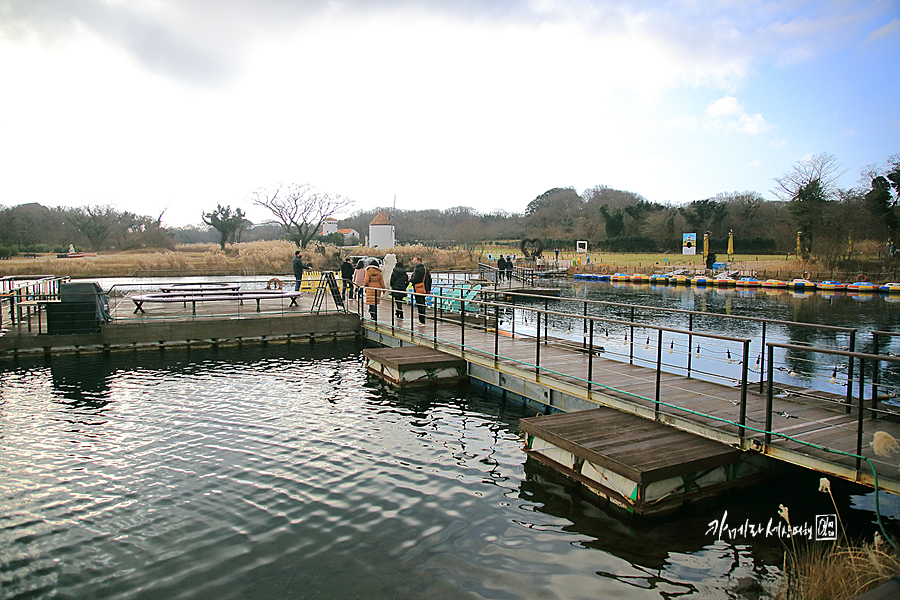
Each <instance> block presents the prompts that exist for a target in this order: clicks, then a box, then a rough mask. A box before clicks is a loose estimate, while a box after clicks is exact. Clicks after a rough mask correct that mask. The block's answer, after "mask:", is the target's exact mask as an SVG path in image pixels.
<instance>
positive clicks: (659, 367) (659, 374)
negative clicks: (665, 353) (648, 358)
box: [654, 329, 663, 418]
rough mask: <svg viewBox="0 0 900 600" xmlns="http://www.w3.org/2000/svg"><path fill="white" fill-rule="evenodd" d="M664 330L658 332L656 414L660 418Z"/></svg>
mask: <svg viewBox="0 0 900 600" xmlns="http://www.w3.org/2000/svg"><path fill="white" fill-rule="evenodd" d="M662 336H663V332H662V329H660V330H658V331H657V336H656V408H655V409H654V412H655V413H656V417H657V418H658V417H659V388H660V385H661V383H662Z"/></svg>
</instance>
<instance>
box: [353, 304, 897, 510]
mask: <svg viewBox="0 0 900 600" xmlns="http://www.w3.org/2000/svg"><path fill="white" fill-rule="evenodd" d="M363 326H364V327H366V328H368V329H373V330H376V331H380V332H383V333H387V334H389V335H393V336H394V337H399V338H401V339H404V340H405V341H406V342H413V343H416V344H420V345H428V346H432V347H434V348H436V349H439V350H442V351H444V352H448V353H451V354H456V355H458V356H462V357H463V358H466V359H467V360H469V361H471V362H476V363H479V364H482V365H485V366H488V367H490V368H494V369H497V370H499V371H501V372H507V373H512V374H516V375H519V376H521V377H524V378H526V379H527V380H530V381H535V382H539V383H541V384H543V385H545V386H550V387H554V388H556V389H559V390H561V391H563V392H569V393H574V394H576V395H580V396H581V397H583V398H588V397H589V398H590V400H591V401H593V402H595V403H596V404H597V405H599V406H609V407H612V408H617V409H619V410H624V411H626V412H631V413H634V414H639V415H640V416H644V417H649V418H655V419H656V420H660V421H663V422H665V423H667V424H669V425H673V426H675V427H677V428H679V429H682V430H686V431H690V432H692V433H695V434H698V435H700V436H702V437H706V438H709V439H713V440H717V441H720V442H724V443H727V444H730V445H732V446H735V447H742V448H743V449H745V450H746V449H753V450H758V451H760V452H762V453H764V454H766V455H769V456H772V457H775V458H777V459H780V460H783V461H786V462H790V463H793V464H797V465H800V466H804V467H807V468H812V469H815V470H818V471H821V472H823V473H824V474H829V475H833V476H838V477H842V478H844V479H848V480H851V481H858V482H860V483H863V484H865V485H869V486H872V485H873V477H872V469H871V468H870V467H869V466H868V464H867V463H866V462H865V461H862V462H861V465H860V468H859V471H857V459H856V458H855V457H854V456H847V455H846V454H851V455H855V454H856V443H857V426H858V417H857V408H856V406H855V405H854V407H853V411H852V414H847V413H846V406H845V405H843V404H840V403H839V402H835V401H831V402H829V401H828V399H827V398H826V396H827V395H825V394H822V395H821V396H822V397H821V398H820V399H817V398H809V397H803V396H801V395H798V394H790V395H786V397H779V396H785V394H782V393H781V390H780V388H778V384H777V383H776V394H777V395H776V397H775V398H774V401H773V421H772V431H773V432H774V433H776V434H782V435H784V436H789V438H790V439H784V438H780V437H777V436H773V437H772V441H771V443H770V444H769V445H768V446H766V445H765V443H764V440H765V435H764V433H763V432H764V430H765V425H766V396H765V394H760V393H758V391H753V388H752V387H751V389H748V392H747V414H746V420H745V426H746V428H747V429H746V431H745V439H744V440H743V441H742V440H741V438H740V432H739V428H738V426H737V425H736V424H735V423H737V422H738V421H739V418H740V401H741V389H740V386H728V385H723V384H719V383H713V382H710V381H704V380H701V379H697V378H694V377H692V378H688V377H686V376H684V375H678V374H674V373H666V372H663V373H662V374H661V377H660V400H661V404H660V406H659V407H658V412H657V406H656V404H655V402H654V400H653V399H654V398H655V394H656V385H657V376H656V369H655V368H648V367H643V366H639V365H635V364H629V363H627V362H622V361H618V360H612V359H609V358H604V357H603V355H602V354H601V355H600V356H594V358H593V361H592V362H593V374H592V376H591V377H590V380H591V382H592V383H591V387H592V390H591V392H590V396H589V394H588V390H587V387H588V384H587V381H588V379H589V378H588V372H587V371H588V354H587V352H586V351H584V350H583V349H582V348H581V345H580V344H576V343H573V342H571V341H568V340H562V339H558V338H553V337H552V336H551V337H550V338H549V340H548V343H547V344H546V345H545V344H544V343H542V344H541V347H540V368H537V367H536V366H535V362H536V360H535V359H536V348H535V346H536V341H535V338H533V337H520V336H518V335H517V337H515V338H513V337H511V336H509V335H508V334H507V335H501V336H499V342H498V344H499V349H498V353H497V354H498V355H497V356H496V357H495V356H494V344H495V335H494V333H493V331H484V330H481V331H479V330H475V329H469V328H466V330H465V334H464V336H465V347H464V348H461V347H460V341H461V339H462V337H463V334H462V332H461V328H460V326H459V325H458V324H456V323H447V322H438V323H437V334H436V336H435V333H434V332H435V329H434V322H433V321H432V320H431V318H430V316H429V319H428V323H427V325H426V326H425V327H423V328H414V329H413V331H412V332H410V330H409V322H408V321H407V322H406V328H402V327H401V326H399V324H398V326H395V327H393V328H392V327H391V326H390V324H379V325H378V326H377V327H376V326H375V324H374V323H372V322H371V321H365V322H364V324H363ZM786 387H788V386H786ZM756 389H757V390H758V388H756ZM832 398H836V397H834V396H832ZM863 428H864V430H863V438H862V439H863V447H862V456H864V457H866V458H868V459H869V460H870V461H871V464H872V465H873V466H874V467H875V469H876V472H877V475H878V482H879V487H880V488H881V489H885V490H887V491H890V492H893V493H897V494H900V466H898V462H900V456H897V457H887V458H886V457H882V456H876V455H875V453H874V451H873V449H872V447H871V446H870V443H871V442H872V440H873V438H874V435H875V433H876V432H878V431H883V432H885V433H888V434H890V435H891V436H893V437H894V438H896V439H898V440H900V423H896V422H891V421H887V420H884V419H879V420H872V419H870V418H869V417H868V416H867V417H866V419H865V420H864V421H863ZM809 444H812V446H811V445H809ZM816 446H822V447H824V448H828V449H831V450H835V451H837V452H832V451H828V450H823V449H820V448H817V447H816ZM842 453H846V454H842Z"/></svg>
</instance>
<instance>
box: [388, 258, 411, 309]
mask: <svg viewBox="0 0 900 600" xmlns="http://www.w3.org/2000/svg"><path fill="white" fill-rule="evenodd" d="M408 285H409V275H407V274H406V269H405V268H404V267H403V261H402V260H398V261H397V265H396V266H395V267H394V271H393V272H392V273H391V289H392V290H394V291H393V292H391V295H392V296H393V297H394V306H395V310H394V314H395V315H396V317H397V318H398V319H402V318H403V305H404V304H405V303H406V286H408Z"/></svg>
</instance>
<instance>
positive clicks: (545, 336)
mask: <svg viewBox="0 0 900 600" xmlns="http://www.w3.org/2000/svg"><path fill="white" fill-rule="evenodd" d="M549 302H550V301H549V300H547V299H544V310H547V309H548V308H549V304H548V303H549ZM549 323H550V315H548V314H546V313H545V314H544V345H545V346H546V345H547V327H548V325H549ZM540 334H541V330H540V328H538V335H540Z"/></svg>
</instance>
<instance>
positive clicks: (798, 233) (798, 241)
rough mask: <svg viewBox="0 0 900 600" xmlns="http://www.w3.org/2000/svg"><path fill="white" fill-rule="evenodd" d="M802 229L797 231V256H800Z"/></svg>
mask: <svg viewBox="0 0 900 600" xmlns="http://www.w3.org/2000/svg"><path fill="white" fill-rule="evenodd" d="M801 233H803V232H802V231H798V232H797V256H800V234H801Z"/></svg>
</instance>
